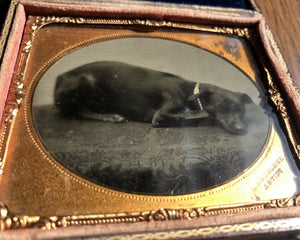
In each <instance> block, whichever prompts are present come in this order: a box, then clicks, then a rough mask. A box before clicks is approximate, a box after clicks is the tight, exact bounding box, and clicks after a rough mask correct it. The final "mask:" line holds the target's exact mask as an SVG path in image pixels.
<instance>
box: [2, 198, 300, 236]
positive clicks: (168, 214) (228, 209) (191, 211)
mask: <svg viewBox="0 0 300 240" xmlns="http://www.w3.org/2000/svg"><path fill="white" fill-rule="evenodd" d="M294 206H300V195H298V196H297V197H290V198H283V199H276V200H268V201H261V202H255V203H248V204H245V203H243V204H234V205H224V206H215V207H200V208H188V209H179V210H178V209H163V208H162V209H159V210H156V211H145V212H135V213H111V214H91V215H71V216H49V217H43V216H26V215H17V214H14V213H13V212H11V211H9V209H8V208H7V207H6V205H5V204H4V203H2V202H0V231H3V230H8V229H22V228H33V227H38V228H42V229H48V230H49V229H56V228H60V227H70V226H84V225H98V224H111V223H137V222H153V221H169V220H183V219H196V218H203V217H207V216H221V215H228V214H231V215H232V214H239V213H244V212H249V211H256V210H262V209H268V208H284V207H294Z"/></svg>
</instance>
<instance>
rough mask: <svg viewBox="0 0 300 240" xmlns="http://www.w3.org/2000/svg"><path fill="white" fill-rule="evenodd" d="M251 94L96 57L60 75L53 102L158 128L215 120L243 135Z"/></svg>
mask: <svg viewBox="0 0 300 240" xmlns="http://www.w3.org/2000/svg"><path fill="white" fill-rule="evenodd" d="M247 103H252V100H251V99H250V98H249V96H248V95H246V94H242V93H238V92H232V91H228V90H225V89H222V88H219V87H217V86H214V85H211V84H203V83H196V82H192V81H188V80H185V79H183V78H181V77H179V76H176V75H173V74H169V73H165V72H160V71H155V70H151V69H147V68H143V67H138V66H133V65H129V64H126V63H121V62H108V61H105V62H94V63H90V64H86V65H84V66H81V67H78V68H76V69H74V70H71V71H69V72H66V73H64V74H62V75H60V76H59V77H58V78H57V81H56V86H55V104H56V106H57V107H58V108H59V109H60V110H61V111H62V112H63V113H64V114H66V115H70V116H75V117H83V118H92V119H98V120H101V121H110V122H122V121H124V120H125V119H127V120H132V121H139V122H151V123H152V125H153V126H154V127H168V126H182V125H185V126H186V125H190V124H192V123H195V122H196V123H197V122H198V123H200V122H201V121H203V119H210V120H214V121H215V122H217V123H219V124H220V125H221V126H222V127H223V128H224V129H225V130H226V131H227V132H230V133H232V134H243V133H245V132H246V129H247V124H246V123H245V121H244V115H245V104H247Z"/></svg>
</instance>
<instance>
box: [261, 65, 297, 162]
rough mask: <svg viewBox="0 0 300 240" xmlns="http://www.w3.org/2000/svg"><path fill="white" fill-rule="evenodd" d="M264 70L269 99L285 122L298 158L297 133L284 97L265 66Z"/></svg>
mask: <svg viewBox="0 0 300 240" xmlns="http://www.w3.org/2000/svg"><path fill="white" fill-rule="evenodd" d="M264 70H265V73H266V75H267V80H268V85H269V91H268V92H269V94H270V99H271V100H272V102H273V103H274V105H275V107H276V108H277V111H278V112H279V114H280V115H281V117H282V119H283V121H284V122H285V126H286V130H287V133H288V135H289V137H290V141H291V142H292V145H293V147H294V150H295V152H296V154H297V156H298V158H299V157H300V145H299V140H298V139H297V135H296V134H295V130H294V127H293V125H292V123H291V120H290V118H289V114H288V110H287V108H286V103H285V101H284V99H283V98H282V96H281V93H280V91H279V90H278V87H277V86H276V84H275V82H274V80H273V78H272V76H271V74H270V72H269V70H268V69H267V68H265V69H264Z"/></svg>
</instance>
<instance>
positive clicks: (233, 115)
mask: <svg viewBox="0 0 300 240" xmlns="http://www.w3.org/2000/svg"><path fill="white" fill-rule="evenodd" d="M193 99H197V100H198V99H199V100H200V102H201V105H202V106H203V110H204V111H206V112H207V113H208V114H209V115H210V116H211V117H212V118H214V119H215V120H216V121H217V122H218V123H219V124H221V125H222V127H223V128H224V129H225V130H226V131H227V132H230V133H232V134H237V135H239V134H244V133H246V131H247V124H246V122H245V120H244V115H245V112H246V107H245V105H246V104H249V103H253V102H252V100H251V98H250V97H249V96H248V95H247V94H244V93H239V92H232V91H229V90H226V89H222V88H219V87H216V86H214V85H208V84H204V85H200V89H199V93H197V94H196V95H194V96H193Z"/></svg>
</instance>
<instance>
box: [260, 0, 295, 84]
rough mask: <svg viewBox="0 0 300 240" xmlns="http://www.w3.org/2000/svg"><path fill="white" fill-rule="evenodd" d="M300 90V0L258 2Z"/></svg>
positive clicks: (262, 0) (266, 0)
mask: <svg viewBox="0 0 300 240" xmlns="http://www.w3.org/2000/svg"><path fill="white" fill-rule="evenodd" d="M256 2H257V4H258V6H259V8H260V10H261V11H262V14H263V16H264V17H265V19H266V21H267V23H268V25H269V26H270V29H271V31H272V34H273V36H274V39H275V41H276V42H277V44H278V46H279V48H280V51H281V53H282V55H283V57H284V60H285V61H286V63H287V65H288V68H289V70H290V72H291V75H292V77H293V79H294V81H295V82H296V84H297V86H298V87H299V88H300V0H256Z"/></svg>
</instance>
